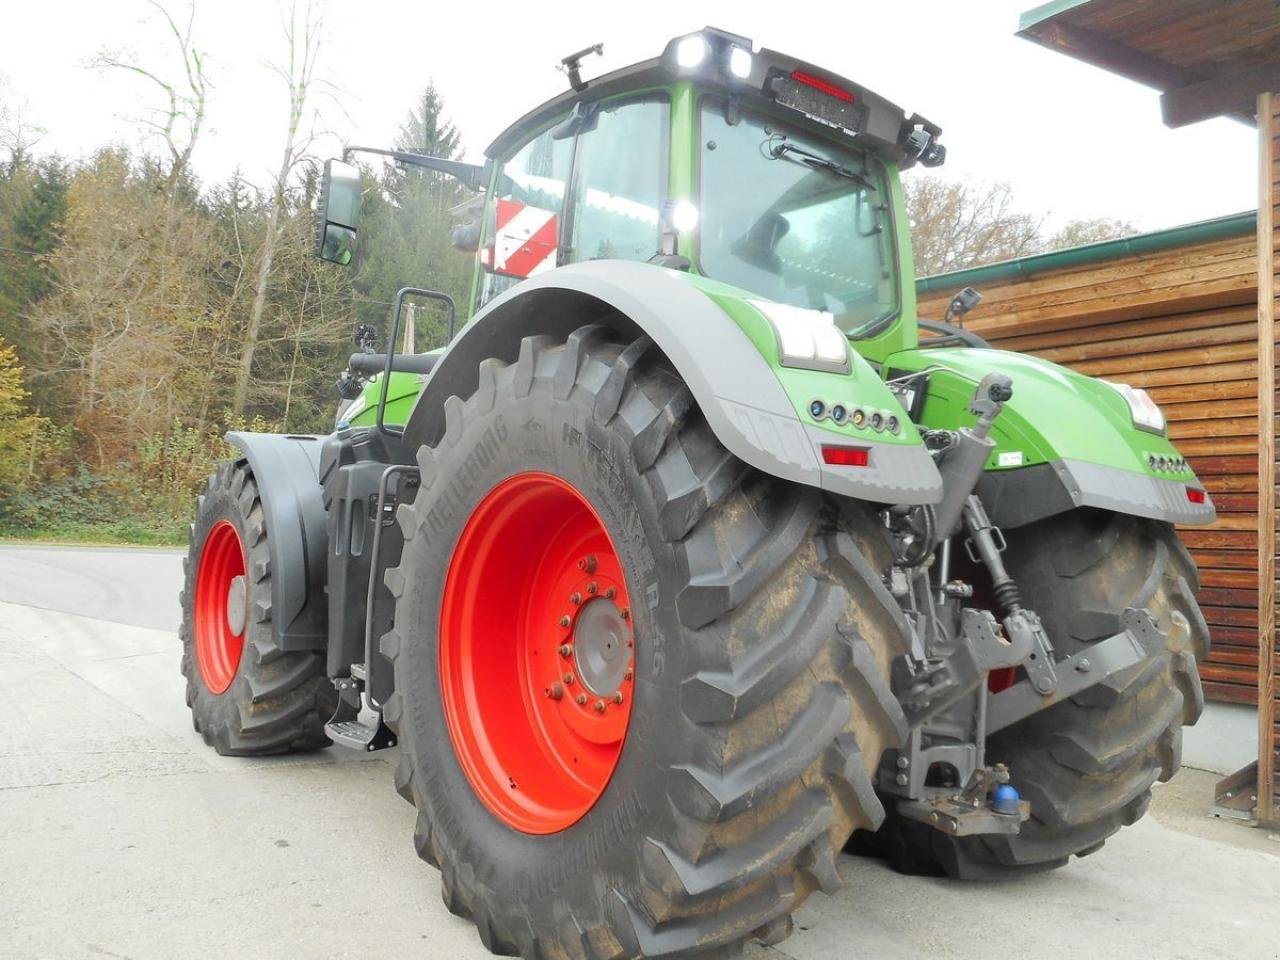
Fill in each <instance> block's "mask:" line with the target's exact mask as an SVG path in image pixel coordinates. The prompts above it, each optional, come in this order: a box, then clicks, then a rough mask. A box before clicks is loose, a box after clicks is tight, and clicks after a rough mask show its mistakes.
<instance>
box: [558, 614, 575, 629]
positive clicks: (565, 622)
mask: <svg viewBox="0 0 1280 960" xmlns="http://www.w3.org/2000/svg"><path fill="white" fill-rule="evenodd" d="M572 622H573V621H572V620H570V619H569V615H568V614H567V613H566V614H565V615H564V616H563V617H561V618H560V626H562V627H567V626H569V624H570V623H572Z"/></svg>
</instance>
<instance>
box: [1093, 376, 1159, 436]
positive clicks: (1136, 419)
mask: <svg viewBox="0 0 1280 960" xmlns="http://www.w3.org/2000/svg"><path fill="white" fill-rule="evenodd" d="M1103 383H1105V384H1107V385H1108V386H1110V387H1113V388H1114V389H1115V391H1116V392H1117V393H1118V394H1120V396H1122V397H1124V401H1125V403H1127V404H1128V405H1129V414H1130V416H1132V417H1133V425H1134V426H1135V427H1137V428H1138V429H1139V430H1146V431H1147V432H1148V433H1158V434H1160V435H1161V436H1163V435H1164V428H1165V420H1164V413H1163V412H1162V411H1161V410H1160V408H1159V407H1158V406H1157V405H1156V402H1155V401H1154V400H1152V399H1151V395H1150V394H1149V393H1147V391H1145V390H1142V389H1140V388H1138V387H1131V386H1129V385H1128V384H1127V383H1112V382H1111V381H1110V380H1104V381H1103Z"/></svg>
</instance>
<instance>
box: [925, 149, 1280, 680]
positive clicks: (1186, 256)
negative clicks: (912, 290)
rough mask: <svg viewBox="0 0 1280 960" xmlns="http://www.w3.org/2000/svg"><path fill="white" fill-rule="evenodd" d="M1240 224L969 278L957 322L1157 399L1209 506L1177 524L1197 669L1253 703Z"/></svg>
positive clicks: (1252, 557) (1252, 521) (1250, 325)
mask: <svg viewBox="0 0 1280 960" xmlns="http://www.w3.org/2000/svg"><path fill="white" fill-rule="evenodd" d="M1278 170H1280V168H1278ZM1244 229H1246V230H1247V231H1248V232H1244V233H1241V235H1239V236H1233V237H1229V238H1227V239H1220V240H1215V241H1212V242H1207V243H1202V244H1199V245H1196V246H1183V247H1177V248H1173V249H1167V250H1163V251H1159V252H1155V253H1148V254H1142V255H1126V256H1121V257H1117V258H1115V259H1110V260H1107V261H1105V262H1102V263H1094V264H1090V265H1087V266H1078V267H1074V268H1068V269H1058V270H1053V271H1049V272H1043V273H1039V274H1033V275H1031V276H1030V277H1025V278H1019V279H1015V280H1011V281H1009V280H1006V281H1003V282H976V283H975V286H977V287H978V288H979V289H980V290H981V291H982V294H983V297H984V299H983V302H982V303H981V305H980V306H978V307H977V308H975V309H974V310H973V312H972V313H970V314H969V316H968V317H967V318H966V321H965V326H966V327H968V328H969V329H971V330H973V331H975V332H977V333H979V334H981V335H982V336H983V337H985V338H987V339H988V340H989V341H991V343H992V344H993V345H994V346H997V347H1002V348H1005V349H1009V350H1018V351H1023V352H1026V353H1032V354H1035V355H1037V356H1040V357H1044V358H1045V359H1047V360H1053V361H1054V362H1056V363H1061V364H1065V365H1066V366H1069V367H1072V368H1074V369H1076V370H1078V371H1080V372H1081V373H1085V374H1089V375H1090V376H1100V377H1105V378H1107V379H1110V380H1118V381H1122V382H1125V383H1130V384H1132V385H1134V386H1139V387H1144V388H1145V389H1147V390H1148V391H1149V392H1150V393H1151V395H1152V396H1153V397H1154V398H1155V400H1156V402H1157V403H1159V404H1160V405H1161V407H1162V408H1163V409H1164V412H1165V415H1166V416H1167V417H1168V419H1169V434H1170V436H1171V437H1172V438H1173V440H1174V442H1175V443H1176V444H1177V446H1178V448H1179V450H1180V451H1181V452H1182V454H1183V455H1184V456H1185V457H1186V458H1187V459H1188V460H1189V461H1190V462H1191V463H1192V465H1193V466H1194V468H1195V470H1196V473H1197V474H1198V475H1199V476H1200V477H1201V479H1202V480H1203V481H1204V483H1205V485H1206V486H1207V487H1208V488H1209V491H1210V493H1211V494H1212V496H1213V500H1214V503H1215V504H1216V505H1217V508H1218V520H1217V522H1216V523H1215V524H1213V525H1212V526H1210V527H1187V528H1183V529H1182V530H1180V533H1181V536H1182V539H1183V541H1184V542H1185V543H1186V544H1187V546H1188V547H1189V548H1190V549H1191V552H1192V554H1193V555H1194V556H1195V559H1196V562H1197V563H1198V564H1199V567H1200V576H1201V590H1200V603H1201V605H1202V607H1203V609H1204V613H1205V617H1206V618H1207V620H1208V621H1209V625H1210V629H1211V634H1212V637H1213V652H1212V654H1211V655H1210V659H1209V662H1208V663H1207V664H1205V665H1204V666H1203V668H1202V671H1201V675H1202V677H1203V679H1204V686H1205V692H1206V694H1207V695H1208V696H1209V697H1211V698H1213V699H1218V700H1228V701H1235V702H1239V703H1253V702H1255V700H1256V696H1257V665H1258V642H1257V641H1258V634H1257V631H1258V573H1257V570H1258V547H1259V538H1258V511H1259V498H1258V396H1257V389H1258V387H1257V385H1258V343H1257V337H1258V329H1259V327H1258V312H1257V292H1258V270H1257V259H1256V251H1257V243H1256V239H1255V233H1254V232H1253V230H1252V224H1246V225H1245V227H1244ZM1277 236H1278V238H1280V234H1278V235H1277ZM1277 242H1280V239H1278V241H1277ZM965 282H967V281H963V279H961V282H960V283H958V284H957V285H956V286H957V287H958V286H963V285H964V283H965ZM955 289H956V287H950V286H948V287H946V288H945V290H940V291H939V292H937V293H922V294H921V303H920V316H921V318H923V319H941V318H942V314H943V310H944V309H945V307H946V303H947V300H948V299H949V297H950V296H951V295H952V294H953V293H954V292H955Z"/></svg>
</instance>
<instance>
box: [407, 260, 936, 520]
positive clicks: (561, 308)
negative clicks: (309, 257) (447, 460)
mask: <svg viewBox="0 0 1280 960" xmlns="http://www.w3.org/2000/svg"><path fill="white" fill-rule="evenodd" d="M735 293H737V291H734V290H733V288H729V287H725V286H723V285H720V284H715V283H713V282H711V281H707V280H703V279H701V278H697V277H692V276H690V275H689V274H687V273H682V272H679V271H674V270H667V269H664V268H661V267H657V266H653V265H651V264H644V263H633V262H629V261H622V260H596V261H590V262H586V263H580V264H573V265H571V266H566V267H561V268H559V269H556V270H551V271H548V272H546V273H544V274H541V275H539V276H537V277H534V278H532V279H529V280H525V281H523V282H522V283H520V284H518V285H517V286H516V287H514V288H513V289H511V290H510V291H508V292H507V293H506V294H505V295H503V296H502V297H499V298H498V299H496V300H494V301H493V302H492V303H490V304H489V305H488V306H486V307H485V309H484V310H482V311H481V312H480V313H478V314H477V315H476V316H475V318H474V319H473V320H472V321H471V322H470V323H469V324H468V325H467V327H466V329H465V330H463V332H462V333H461V334H460V335H459V336H458V337H457V338H456V339H455V340H454V341H453V343H452V344H451V345H450V346H449V349H448V350H447V351H446V352H445V353H444V355H443V356H442V357H441V359H440V361H439V363H438V364H437V365H436V368H435V369H434V370H433V371H432V374H431V377H430V379H428V381H427V383H426V386H425V387H424V389H423V392H422V395H421V396H420V397H419V399H418V403H417V406H416V407H415V409H414V412H413V414H412V415H411V417H410V420H409V424H408V426H407V428H406V439H408V440H409V441H410V442H411V443H413V444H417V443H435V442H437V441H438V440H439V439H440V437H441V435H442V434H443V432H444V401H445V400H447V399H448V398H449V397H450V396H453V395H457V396H460V397H467V396H469V395H470V394H471V393H472V392H473V391H474V390H475V389H476V386H477V380H478V368H479V364H480V362H481V361H483V360H484V359H486V358H488V357H496V358H497V359H500V360H504V361H506V362H507V363H514V362H515V361H516V360H517V359H518V357H519V353H520V342H521V341H522V340H523V339H524V338H525V337H529V336H533V335H537V334H550V335H554V336H556V337H561V338H564V337H567V336H568V335H569V334H570V333H571V332H572V331H573V330H575V329H577V328H578V327H580V326H582V325H584V324H588V323H597V322H598V323H604V324H606V325H608V326H611V327H613V328H615V329H616V330H617V331H618V333H619V334H620V335H621V336H624V337H635V336H640V335H642V334H643V335H646V336H648V337H649V338H650V339H651V340H653V342H654V344H655V345H656V346H657V348H658V349H660V350H661V351H662V352H663V353H664V354H665V355H666V357H667V358H668V359H669V360H670V362H671V364H672V365H673V366H674V367H675V368H676V371H677V372H678V373H679V374H680V376H681V377H682V378H683V379H684V381H685V383H686V384H687V385H688V387H689V390H690V392H691V393H692V394H693V397H694V400H695V401H696V402H697V404H698V406H699V408H700V409H701V411H702V413H703V416H705V417H706V420H707V423H708V425H709V426H710V427H711V429H712V431H714V433H715V435H716V437H717V439H718V440H719V441H720V442H721V443H722V444H723V445H724V446H725V447H726V448H727V449H728V450H729V451H730V452H731V453H733V454H734V455H735V456H737V457H739V458H740V459H742V460H744V461H746V462H747V463H749V464H751V465H752V466H753V467H756V468H757V469H759V470H762V471H764V472H765V473H769V474H772V475H774V476H778V477H782V478H784V479H787V480H792V481H795V482H797V483H804V484H807V485H809V486H814V487H818V488H820V489H823V490H828V491H831V492H833V493H837V494H841V495H844V496H850V497H856V498H859V499H864V500H873V501H877V502H889V503H932V502H936V501H937V500H938V499H939V498H940V496H941V490H942V481H941V477H940V476H939V474H938V471H937V468H936V467H935V466H934V464H933V460H932V458H931V457H930V456H929V454H928V451H927V450H926V449H925V448H924V445H923V444H922V443H921V441H920V438H919V435H918V434H917V433H916V431H915V428H914V427H913V426H912V425H911V424H910V423H907V422H905V421H906V419H907V418H906V417H905V416H904V417H902V420H903V421H904V429H903V433H902V435H901V436H899V437H896V438H893V439H892V440H889V439H888V438H878V437H876V436H875V435H872V436H867V435H866V434H867V433H868V431H862V432H861V433H859V434H855V431H854V430H853V429H852V428H851V427H845V428H844V429H843V430H836V429H834V428H832V427H831V426H830V425H829V421H828V422H827V425H824V424H822V423H820V422H815V421H812V420H808V421H806V419H805V417H806V415H805V413H804V411H805V410H806V408H807V405H808V403H809V401H810V399H813V398H814V396H815V394H814V393H813V391H820V392H819V393H818V394H816V396H818V398H820V399H823V400H824V401H826V402H828V403H831V402H834V401H836V400H839V401H840V402H844V403H847V404H848V405H849V409H853V408H854V406H856V405H858V404H865V405H869V406H872V407H875V408H877V409H887V410H894V409H896V410H897V411H898V412H899V413H901V412H902V411H901V408H900V406H898V404H897V401H896V400H894V398H893V395H892V394H891V393H890V392H889V390H888V388H887V387H885V385H884V383H883V382H881V381H880V379H879V378H878V377H877V376H876V374H875V372H874V371H873V370H872V369H871V367H870V366H869V365H868V364H867V363H866V362H865V361H863V360H862V359H861V358H860V357H858V356H857V355H856V354H852V360H851V362H852V372H851V373H849V374H832V373H818V372H812V371H807V370H804V371H796V370H791V369H785V370H783V369H780V368H779V367H778V366H777V357H776V346H775V347H773V350H774V356H772V357H769V356H767V355H766V352H767V350H768V349H770V344H771V339H770V340H768V341H766V340H765V339H764V338H763V337H762V336H761V335H760V330H759V328H760V327H761V326H763V327H765V328H767V321H766V320H765V318H764V317H763V316H762V315H760V314H759V313H758V312H756V311H755V310H754V308H751V307H750V306H749V305H747V304H746V302H745V301H744V300H743V299H741V298H739V297H735V296H734V294H735ZM770 337H771V335H770ZM824 443H837V444H839V443H844V444H853V445H857V446H861V447H867V448H869V451H870V455H869V463H868V464H867V465H866V466H860V467H859V466H853V467H844V466H842V467H831V466H828V465H827V464H825V463H824V462H823V457H822V452H821V448H822V445H823V444H824Z"/></svg>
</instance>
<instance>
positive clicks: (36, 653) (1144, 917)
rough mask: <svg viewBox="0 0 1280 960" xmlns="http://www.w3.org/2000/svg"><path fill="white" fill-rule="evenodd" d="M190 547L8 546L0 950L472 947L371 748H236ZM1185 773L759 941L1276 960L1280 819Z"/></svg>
mask: <svg viewBox="0 0 1280 960" xmlns="http://www.w3.org/2000/svg"><path fill="white" fill-rule="evenodd" d="M180 577H181V555H180V554H178V553H175V552H168V551H146V550H115V549H82V548H44V547H39V548H36V547H7V546H6V547H0V704H2V705H3V706H0V958H24V960H27V958H45V957H51V958H64V957H71V958H77V957H85V958H92V960H101V958H103V957H115V958H122V957H127V958H132V960H142V958H153V957H154V958H163V960H175V958H183V957H227V956H230V957H240V956H250V955H252V956H255V957H265V958H312V957H348V956H349V957H357V956H359V957H365V956H369V955H375V956H380V957H396V958H399V957H414V958H424V960H435V958H440V960H444V958H450V960H452V958H463V960H465V958H483V957H487V956H488V954H487V953H486V952H485V951H484V950H483V948H482V947H481V946H480V943H479V940H478V939H477V937H476V935H475V933H474V931H473V929H472V928H471V926H470V924H468V923H466V922H464V921H461V920H459V919H457V918H455V917H453V916H452V915H450V914H449V913H448V911H446V910H445V908H444V906H443V905H442V904H441V901H440V884H439V877H438V874H437V873H436V872H435V871H434V870H433V869H432V868H430V867H428V866H427V865H426V864H424V863H422V862H420V861H419V860H418V858H417V857H416V855H415V854H414V851H413V847H412V845H411V843H410V832H411V830H412V826H413V814H412V811H411V809H410V808H409V806H408V805H407V804H405V803H404V802H403V801H402V800H401V799H400V798H399V797H398V796H396V794H395V792H394V790H393V789H392V786H391V767H390V765H389V763H388V760H394V757H388V756H387V755H386V754H380V755H377V756H374V757H369V756H366V755H363V754H359V753H356V752H354V751H348V750H345V749H342V748H337V747H334V748H330V749H329V750H326V751H324V752H322V753H320V754H315V755H309V756H305V757H302V758H299V759H288V758H286V759H275V760H232V759H224V758H220V757H218V756H216V755H215V754H214V753H212V751H210V750H208V749H207V748H206V747H205V746H204V744H203V743H202V742H201V741H200V740H199V738H198V737H197V736H196V735H195V734H194V733H193V731H192V729H191V723H190V720H189V718H188V714H187V710H186V707H185V705H184V703H183V683H182V679H181V678H180V676H179V675H178V647H177V640H176V638H175V636H174V628H175V625H176V623H177V620H178V613H177V600H176V597H177V591H178V586H179V581H180ZM1215 779H1216V777H1215V775H1213V774H1209V773H1204V772H1201V771H1197V770H1191V769H1187V770H1184V771H1183V773H1181V774H1180V775H1179V776H1178V777H1176V778H1175V779H1174V781H1173V782H1172V783H1171V784H1168V785H1163V786H1160V787H1158V788H1157V791H1156V799H1155V802H1154V804H1153V806H1152V811H1151V814H1150V815H1148V816H1147V817H1146V818H1145V819H1144V820H1143V821H1141V822H1140V823H1139V824H1138V825H1136V826H1135V827H1132V828H1130V829H1127V830H1125V831H1122V832H1121V834H1120V835H1119V836H1117V837H1116V838H1114V839H1113V840H1111V841H1110V842H1109V843H1108V844H1107V846H1106V848H1105V849H1104V850H1102V851H1101V852H1100V853H1098V854H1096V855H1094V856H1091V857H1089V858H1087V859H1084V860H1080V861H1076V862H1074V863H1073V864H1072V865H1070V866H1069V867H1067V868H1065V869H1063V870H1059V871H1056V872H1053V873H1049V874H1044V875H1040V876H1036V877H1029V878H1025V879H1022V880H1018V881H1014V882H1006V883H997V884H957V883H952V882H948V881H943V880H922V879H915V878H905V877H900V876H898V875H896V874H894V873H892V872H891V871H889V870H888V869H886V868H885V867H884V866H883V865H882V864H880V863H878V862H876V861H871V860H864V859H857V858H852V857H845V858H843V859H842V861H841V864H840V868H841V871H842V873H843V874H844V876H845V878H846V880H847V884H846V887H845V889H844V891H843V892H841V893H840V894H838V895H837V896H835V897H830V898H828V897H824V896H821V895H815V896H814V897H813V898H811V899H810V901H809V902H808V903H807V904H806V905H805V906H804V907H802V908H801V910H800V911H799V913H798V914H797V916H796V922H797V928H796V934H795V935H794V936H793V937H791V939H789V940H787V941H785V942H784V943H783V944H781V945H780V946H779V947H776V948H768V949H765V948H753V949H752V950H751V951H749V956H751V957H752V958H753V960H769V958H786V957H790V958H794V960H818V958H875V960H881V958H902V960H908V958H916V957H929V958H964V960H970V958H973V957H975V956H988V955H991V956H998V957H1000V958H1001V960H1017V958H1033V957H1035V958H1039V957H1046V958H1059V957H1061V958H1067V957H1070V958H1072V960H1078V958H1081V957H1095V956H1101V955H1107V956H1114V957H1124V958H1128V957H1141V958H1164V957H1169V958H1187V960H1192V958H1197V960H1198V958H1210V957H1213V958H1218V957H1221V958H1232V960H1239V958H1246V960H1247V958H1275V957H1280V835H1274V834H1271V835H1269V834H1267V833H1266V832H1263V831H1258V830H1252V829H1249V828H1247V827H1242V826H1238V825H1236V824H1232V823H1227V822H1223V821H1216V820H1212V819H1209V818H1208V817H1207V816H1206V810H1207V807H1208V800H1209V798H1210V796H1211V793H1212V785H1213V782H1214V780H1215Z"/></svg>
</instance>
